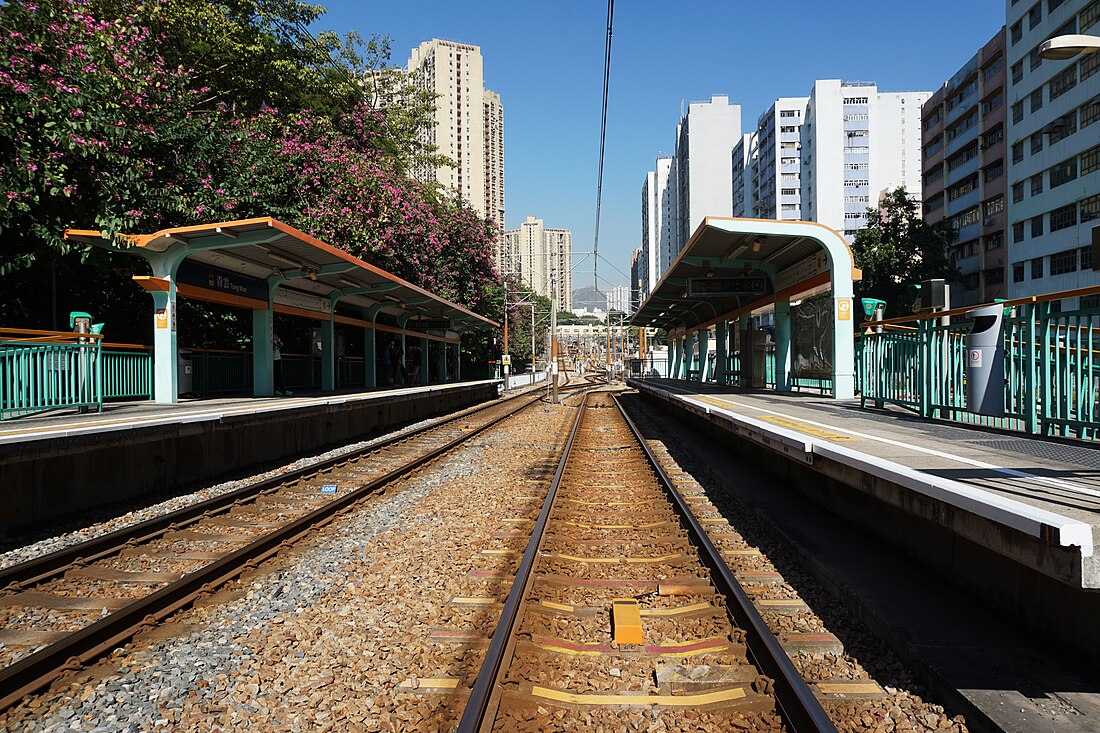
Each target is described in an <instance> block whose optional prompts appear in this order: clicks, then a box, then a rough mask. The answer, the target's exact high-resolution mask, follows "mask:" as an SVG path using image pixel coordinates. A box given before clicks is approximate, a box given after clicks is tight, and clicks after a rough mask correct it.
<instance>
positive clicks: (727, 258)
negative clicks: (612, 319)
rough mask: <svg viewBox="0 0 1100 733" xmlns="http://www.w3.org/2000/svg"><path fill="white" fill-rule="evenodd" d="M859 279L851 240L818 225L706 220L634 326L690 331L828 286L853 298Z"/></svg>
mask: <svg viewBox="0 0 1100 733" xmlns="http://www.w3.org/2000/svg"><path fill="white" fill-rule="evenodd" d="M834 259H835V260H838V261H839V262H840V270H841V272H840V277H839V282H838V283H833V277H832V276H833V272H832V270H833V268H832V262H833V260H834ZM845 270H847V272H845ZM859 278H860V272H859V270H857V269H855V268H854V267H853V265H852V255H851V250H850V249H848V245H847V243H846V242H845V241H844V239H843V238H842V237H840V236H839V235H838V234H837V233H836V232H835V231H833V230H832V229H829V228H828V227H824V226H822V225H820V224H816V223H814V222H792V221H774V220H762V219H737V218H728V217H707V218H706V219H705V220H704V221H703V223H702V224H700V225H699V228H698V229H696V230H695V233H694V234H693V235H692V237H691V239H690V240H688V242H687V244H686V245H685V246H684V248H683V249H682V250H681V251H680V254H679V256H677V258H676V259H675V260H674V261H673V262H672V264H671V265H670V266H669V268H668V270H666V271H665V273H664V275H663V276H662V278H661V280H660V282H658V283H657V284H656V285H655V286H654V288H653V290H652V291H651V293H650V295H649V297H648V298H647V299H646V301H645V302H644V303H643V304H642V305H641V306H640V307H639V308H638V311H637V312H636V313H635V314H634V317H633V318H632V319H631V323H632V324H633V325H635V326H645V327H650V328H663V329H665V330H667V331H669V332H684V331H688V332H690V331H694V330H698V329H701V328H707V327H709V326H712V325H714V324H715V323H718V322H719V321H723V320H725V321H729V320H734V319H736V318H737V317H738V316H739V315H743V314H747V313H752V312H754V311H757V310H760V309H763V308H766V307H768V306H769V305H770V304H772V303H774V302H775V301H776V300H778V299H788V300H789V299H795V298H801V297H806V296H808V295H811V294H814V293H817V292H821V291H824V290H828V289H829V287H830V286H831V285H832V286H834V287H835V289H836V290H837V295H838V297H844V296H848V297H849V298H850V296H851V282H852V280H858V279H859ZM838 285H839V287H836V286H838ZM845 291H847V292H845ZM849 302H850V301H849Z"/></svg>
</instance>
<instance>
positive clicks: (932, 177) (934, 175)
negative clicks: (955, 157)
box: [924, 165, 943, 183]
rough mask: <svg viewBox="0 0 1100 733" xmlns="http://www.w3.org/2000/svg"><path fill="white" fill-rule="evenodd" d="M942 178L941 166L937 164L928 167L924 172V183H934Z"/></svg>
mask: <svg viewBox="0 0 1100 733" xmlns="http://www.w3.org/2000/svg"><path fill="white" fill-rule="evenodd" d="M941 178H943V166H942V165H937V166H936V167H935V168H930V169H929V170H926V171H925V172H924V182H925V183H935V182H936V181H938V180H940V179H941Z"/></svg>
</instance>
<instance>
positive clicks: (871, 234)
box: [852, 188, 959, 316]
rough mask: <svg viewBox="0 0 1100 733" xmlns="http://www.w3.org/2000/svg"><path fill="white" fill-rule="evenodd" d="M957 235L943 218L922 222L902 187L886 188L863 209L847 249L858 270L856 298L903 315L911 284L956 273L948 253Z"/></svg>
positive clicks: (913, 203) (956, 275) (952, 275)
mask: <svg viewBox="0 0 1100 733" xmlns="http://www.w3.org/2000/svg"><path fill="white" fill-rule="evenodd" d="M956 236H957V234H956V232H955V230H954V228H953V227H952V226H951V224H950V223H949V222H947V221H939V222H936V223H935V224H929V223H928V222H926V221H924V219H922V218H921V215H920V208H919V203H918V202H916V201H914V200H913V199H912V198H911V197H910V196H909V194H908V193H906V191H905V189H904V188H897V189H895V190H893V191H891V192H890V193H889V194H887V195H886V197H885V198H884V199H883V201H882V204H881V206H879V207H878V208H871V209H868V210H867V227H866V228H864V229H860V230H859V231H858V232H856V237H855V242H854V243H853V245H852V253H853V255H854V256H855V261H856V267H858V268H860V269H861V270H863V280H862V281H861V282H859V283H856V295H857V297H870V298H878V299H880V300H884V301H886V308H887V312H888V313H890V314H891V315H894V316H897V315H904V314H906V313H907V311H908V307H907V306H908V303H907V302H906V300H907V299H908V298H907V296H906V290H907V289H908V287H909V286H910V285H914V284H919V283H920V282H921V281H922V280H928V279H933V278H944V279H947V280H957V279H958V278H959V273H958V270H956V269H955V267H954V266H952V264H951V262H950V260H948V256H947V250H948V247H950V246H951V245H952V244H954V242H955V238H956Z"/></svg>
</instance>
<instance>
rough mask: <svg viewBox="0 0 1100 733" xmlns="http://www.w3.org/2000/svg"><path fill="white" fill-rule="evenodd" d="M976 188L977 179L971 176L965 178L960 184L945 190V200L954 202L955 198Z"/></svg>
mask: <svg viewBox="0 0 1100 733" xmlns="http://www.w3.org/2000/svg"><path fill="white" fill-rule="evenodd" d="M977 187H978V177H977V176H972V177H970V178H967V179H966V180H965V181H963V182H962V183H959V184H956V185H954V186H952V187H951V188H949V189H948V190H947V200H948V201H954V200H955V199H957V198H960V197H962V196H965V195H966V194H968V193H970V192H971V191H973V190H975V189H976V188H977Z"/></svg>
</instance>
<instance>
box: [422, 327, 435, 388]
mask: <svg viewBox="0 0 1100 733" xmlns="http://www.w3.org/2000/svg"><path fill="white" fill-rule="evenodd" d="M431 343H432V342H431V340H430V339H429V338H428V337H427V336H425V337H424V338H422V339H420V383H421V384H430V383H431V381H432V375H431V372H429V371H428V369H429V364H428V346H429V345H430V344H431Z"/></svg>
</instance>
